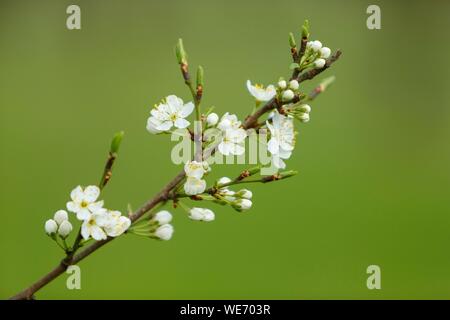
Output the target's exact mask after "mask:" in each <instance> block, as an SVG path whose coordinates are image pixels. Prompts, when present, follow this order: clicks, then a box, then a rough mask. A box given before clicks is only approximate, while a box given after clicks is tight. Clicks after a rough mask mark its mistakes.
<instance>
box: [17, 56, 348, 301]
mask: <svg viewBox="0 0 450 320" xmlns="http://www.w3.org/2000/svg"><path fill="white" fill-rule="evenodd" d="M183 50H184V49H183ZM182 53H183V54H182V55H180V57H179V60H180V61H181V62H184V61H183V55H184V52H182ZM178 54H179V52H177V55H178ZM340 54H341V51H339V50H338V51H337V52H336V53H335V54H334V55H333V56H332V57H330V58H329V59H328V60H327V62H326V64H325V66H324V67H323V68H321V69H312V70H310V71H308V72H305V73H302V74H301V75H299V77H298V81H299V82H302V81H304V80H309V79H312V78H314V77H315V76H316V75H318V74H320V73H321V72H322V71H324V70H325V69H327V68H329V67H330V65H331V64H332V63H333V62H335V61H336V60H337V59H338V58H339V56H340ZM182 73H183V77H184V79H185V81H187V84H188V86H189V88H190V89H191V92H192V94H193V96H194V95H195V94H198V92H197V91H196V90H194V89H193V86H192V83H191V82H190V77H189V74H188V72H187V69H185V68H182ZM200 98H201V95H200V97H198V99H200ZM197 102H198V101H197ZM277 107H279V103H278V101H277V100H276V99H275V98H274V99H272V100H270V101H268V102H267V103H266V104H265V105H263V106H262V107H261V108H259V109H258V110H256V111H255V112H254V113H253V114H251V115H250V116H248V117H247V118H246V120H245V121H244V123H243V125H242V127H243V128H244V129H249V128H254V127H256V126H257V125H258V119H259V118H260V117H261V116H262V115H264V114H265V113H266V112H268V111H270V110H272V109H274V108H277ZM114 159H115V157H114ZM114 159H111V157H110V158H109V159H108V162H107V164H106V167H105V172H104V175H103V177H102V180H101V183H100V185H101V186H102V185H103V186H104V185H106V183H107V182H108V181H109V178H107V176H109V177H110V169H111V167H112V164H113V162H114ZM205 160H206V158H205ZM105 174H106V175H105ZM185 175H186V174H185V172H184V170H182V171H181V172H180V173H178V175H177V176H175V178H173V179H172V180H171V181H170V182H169V183H168V184H166V186H165V187H164V188H162V189H161V191H160V192H159V193H157V194H156V195H155V196H154V197H153V198H151V199H150V200H148V201H147V202H146V203H145V204H144V205H142V206H141V207H140V208H139V209H137V210H136V211H135V212H134V213H133V214H131V215H130V216H129V218H130V220H131V222H134V221H136V220H138V219H139V218H141V217H142V216H143V215H144V214H145V213H147V212H148V211H150V210H151V209H153V208H154V207H155V206H156V205H157V204H159V203H161V202H165V201H167V200H168V199H169V198H170V192H171V191H173V190H174V189H175V188H176V186H177V185H178V184H179V183H180V182H181V181H182V180H183V179H184V178H185ZM264 179H266V180H264V181H261V182H269V181H273V180H279V179H280V177H278V176H269V177H266V178H264ZM113 239H115V238H113V237H108V238H107V239H106V240H102V241H97V242H95V243H93V244H92V245H90V246H88V247H86V248H85V249H83V250H82V251H81V252H79V253H77V254H74V252H73V253H72V254H70V255H68V256H67V257H66V258H64V259H63V260H62V261H61V262H60V263H59V264H58V265H57V266H56V267H55V268H54V269H53V270H52V271H50V272H49V273H47V274H46V275H45V276H43V277H42V278H41V279H39V280H38V281H36V282H35V283H33V284H32V285H31V286H29V287H28V288H26V289H24V290H23V291H21V292H19V293H18V294H16V295H14V296H13V297H11V298H10V299H12V300H25V299H33V295H34V294H35V293H36V292H37V291H38V290H39V289H41V288H42V287H44V286H45V285H47V284H48V283H50V282H51V281H53V280H54V279H56V278H57V277H58V276H59V275H61V274H62V273H64V272H65V271H66V270H67V268H68V266H70V265H73V264H77V263H78V262H80V261H82V260H83V259H85V258H86V257H88V256H89V255H91V254H92V253H93V252H95V251H96V250H98V249H100V248H101V247H103V246H104V245H105V244H107V243H108V242H110V241H112V240H113ZM76 249H78V248H76Z"/></svg>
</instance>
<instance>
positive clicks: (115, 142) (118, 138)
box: [110, 131, 125, 153]
mask: <svg viewBox="0 0 450 320" xmlns="http://www.w3.org/2000/svg"><path fill="white" fill-rule="evenodd" d="M124 134H125V132H123V131H120V132H117V133H116V134H115V135H114V138H113V139H112V142H111V149H110V152H111V153H117V152H118V151H119V147H120V144H121V143H122V139H123V135H124Z"/></svg>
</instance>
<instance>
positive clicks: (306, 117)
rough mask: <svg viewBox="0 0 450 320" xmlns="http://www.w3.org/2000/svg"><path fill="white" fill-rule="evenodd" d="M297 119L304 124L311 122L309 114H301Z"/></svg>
mask: <svg viewBox="0 0 450 320" xmlns="http://www.w3.org/2000/svg"><path fill="white" fill-rule="evenodd" d="M297 117H298V119H299V120H300V121H301V122H303V123H307V122H309V113H300V114H299V115H298V116H297Z"/></svg>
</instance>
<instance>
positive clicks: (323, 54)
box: [319, 47, 331, 59]
mask: <svg viewBox="0 0 450 320" xmlns="http://www.w3.org/2000/svg"><path fill="white" fill-rule="evenodd" d="M319 52H320V57H321V58H324V59H327V58H328V57H329V56H330V55H331V49H330V48H328V47H323V48H321V49H320V50H319Z"/></svg>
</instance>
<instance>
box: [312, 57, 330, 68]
mask: <svg viewBox="0 0 450 320" xmlns="http://www.w3.org/2000/svg"><path fill="white" fill-rule="evenodd" d="M325 63H327V62H326V61H325V59H322V58H319V59H317V60H316V61H314V66H315V67H316V68H319V69H320V68H323V67H324V66H325Z"/></svg>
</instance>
